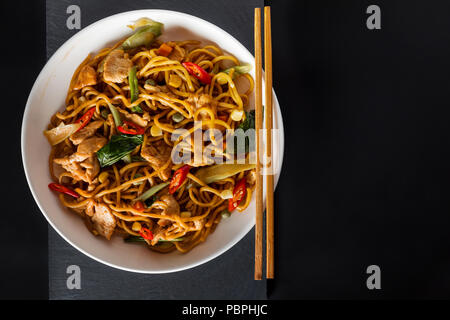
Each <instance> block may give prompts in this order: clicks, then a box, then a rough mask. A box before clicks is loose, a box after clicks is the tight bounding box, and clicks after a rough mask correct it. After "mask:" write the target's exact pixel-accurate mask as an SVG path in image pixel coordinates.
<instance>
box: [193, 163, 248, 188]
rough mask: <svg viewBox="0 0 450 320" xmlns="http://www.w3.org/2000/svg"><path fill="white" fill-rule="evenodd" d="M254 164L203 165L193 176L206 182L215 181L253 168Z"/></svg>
mask: <svg viewBox="0 0 450 320" xmlns="http://www.w3.org/2000/svg"><path fill="white" fill-rule="evenodd" d="M255 167H256V164H254V163H248V164H239V163H235V164H226V163H222V164H216V165H213V166H210V167H203V168H201V169H199V170H198V171H197V172H196V173H195V176H196V177H197V178H198V179H200V180H201V181H203V182H204V183H206V184H210V183H212V182H215V181H219V180H223V179H226V178H228V177H231V176H234V175H235V174H238V173H239V172H242V171H247V170H251V169H254V168H255Z"/></svg>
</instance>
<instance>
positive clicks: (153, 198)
mask: <svg viewBox="0 0 450 320" xmlns="http://www.w3.org/2000/svg"><path fill="white" fill-rule="evenodd" d="M156 200H158V198H157V197H156V196H152V197H150V198H148V199H147V200H145V201H144V204H145V205H146V206H147V208H148V207H151V206H152V204H153V202H155V201H156Z"/></svg>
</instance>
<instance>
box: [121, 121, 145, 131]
mask: <svg viewBox="0 0 450 320" xmlns="http://www.w3.org/2000/svg"><path fill="white" fill-rule="evenodd" d="M117 130H119V131H120V132H122V133H124V134H132V135H137V134H144V132H145V129H144V128H142V127H140V126H138V125H137V124H135V123H133V122H131V121H127V120H124V121H123V124H122V125H121V126H118V127H117Z"/></svg>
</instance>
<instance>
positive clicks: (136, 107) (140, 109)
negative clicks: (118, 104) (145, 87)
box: [131, 105, 144, 113]
mask: <svg viewBox="0 0 450 320" xmlns="http://www.w3.org/2000/svg"><path fill="white" fill-rule="evenodd" d="M131 111H133V112H136V113H144V111H142V108H141V106H139V105H138V106H134V107H131Z"/></svg>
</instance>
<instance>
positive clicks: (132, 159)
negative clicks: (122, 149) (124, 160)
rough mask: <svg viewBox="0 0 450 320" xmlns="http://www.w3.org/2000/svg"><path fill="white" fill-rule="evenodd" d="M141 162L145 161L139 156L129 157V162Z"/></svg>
mask: <svg viewBox="0 0 450 320" xmlns="http://www.w3.org/2000/svg"><path fill="white" fill-rule="evenodd" d="M141 161H145V159H144V158H142V157H141V156H131V162H141Z"/></svg>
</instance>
